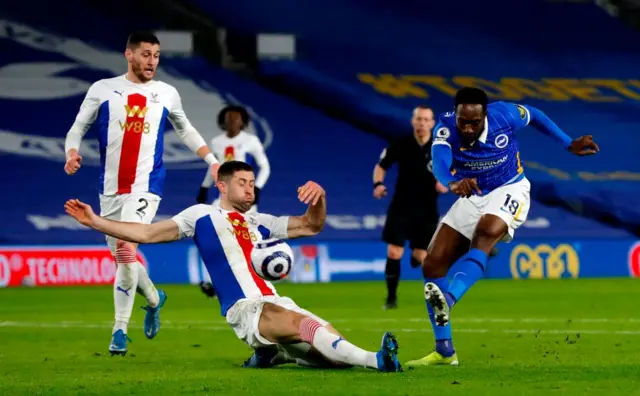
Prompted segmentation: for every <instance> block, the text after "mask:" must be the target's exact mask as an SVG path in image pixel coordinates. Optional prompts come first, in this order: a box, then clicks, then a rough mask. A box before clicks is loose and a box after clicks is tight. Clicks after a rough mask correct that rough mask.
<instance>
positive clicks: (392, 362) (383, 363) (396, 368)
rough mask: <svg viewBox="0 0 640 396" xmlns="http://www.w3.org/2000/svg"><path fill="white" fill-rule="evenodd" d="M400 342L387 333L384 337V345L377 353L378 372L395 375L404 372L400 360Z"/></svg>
mask: <svg viewBox="0 0 640 396" xmlns="http://www.w3.org/2000/svg"><path fill="white" fill-rule="evenodd" d="M398 349H399V345H398V340H397V339H396V337H395V336H394V335H393V334H391V333H389V332H386V333H384V335H383V336H382V345H381V346H380V350H379V351H378V353H376V357H377V358H378V370H379V371H382V372H385V373H395V372H400V371H402V366H401V365H400V361H399V360H398Z"/></svg>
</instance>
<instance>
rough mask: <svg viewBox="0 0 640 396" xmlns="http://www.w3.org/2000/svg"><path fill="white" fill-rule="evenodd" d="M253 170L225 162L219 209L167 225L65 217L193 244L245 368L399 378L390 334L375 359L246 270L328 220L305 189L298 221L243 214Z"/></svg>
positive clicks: (189, 213) (198, 208) (83, 214)
mask: <svg viewBox="0 0 640 396" xmlns="http://www.w3.org/2000/svg"><path fill="white" fill-rule="evenodd" d="M254 183H255V176H254V174H253V169H252V168H251V166H249V165H248V164H246V163H244V162H239V161H229V162H226V163H224V164H222V166H220V169H219V171H218V183H217V187H218V190H219V191H220V206H219V207H216V206H213V205H203V204H200V205H194V206H191V207H190V208H188V209H186V210H184V211H182V212H181V213H180V214H178V215H176V216H174V217H173V218H172V219H169V220H164V221H160V222H158V223H154V224H151V225H148V224H133V223H125V222H119V221H113V220H107V219H105V218H103V217H100V216H96V215H95V214H94V213H93V210H92V209H91V206H89V205H87V204H84V203H82V202H80V201H78V200H70V201H67V203H66V205H65V210H66V212H67V213H68V214H69V215H71V216H72V217H74V218H75V219H76V220H78V221H79V222H80V223H81V224H84V225H86V226H89V227H92V228H94V229H95V230H98V231H100V232H103V233H105V234H108V235H112V236H114V237H117V238H120V239H123V240H128V241H131V242H136V243H163V242H171V241H175V240H178V239H182V238H186V237H193V238H194V241H195V243H196V246H197V247H198V251H199V252H200V256H201V257H202V259H203V260H204V263H205V266H206V267H207V271H208V272H209V275H210V276H211V279H212V281H213V284H214V287H215V289H216V292H217V294H218V297H219V301H220V308H221V311H222V316H224V317H225V318H226V320H227V323H229V325H230V326H231V328H232V329H233V330H234V331H235V333H236V335H237V337H238V338H239V339H241V340H242V341H244V342H245V343H246V344H247V345H249V346H250V347H251V348H253V349H254V350H255V353H254V355H253V356H252V357H251V359H249V361H248V362H246V363H245V367H270V366H272V365H274V364H276V363H289V362H291V363H294V362H295V363H298V364H302V365H305V366H312V367H326V366H334V367H335V366H345V365H346V366H360V367H368V368H371V369H374V370H378V371H384V372H398V371H401V367H400V363H399V362H398V357H397V350H398V343H397V341H396V339H395V337H394V336H393V334H391V333H388V332H387V333H385V334H384V336H383V337H382V346H381V347H380V350H379V351H378V352H377V353H376V352H369V351H366V350H363V349H361V348H359V347H357V346H355V345H353V344H351V343H350V342H348V341H347V340H345V339H344V338H343V337H342V336H341V335H340V333H338V331H337V330H336V329H335V328H333V326H331V325H330V324H329V323H328V322H327V321H325V320H323V319H321V318H319V317H318V316H316V315H314V314H312V313H311V312H309V311H307V310H305V309H302V308H300V307H299V306H298V305H296V303H295V302H293V300H291V299H290V298H288V297H281V296H279V295H278V293H277V292H276V289H275V288H274V287H273V285H272V284H271V283H270V282H268V281H266V280H264V279H262V278H260V277H259V276H258V275H257V274H256V272H255V270H254V269H253V266H252V264H251V251H252V249H253V248H254V245H255V244H257V243H261V242H263V241H265V240H269V239H275V240H279V239H288V238H299V237H305V236H312V235H316V234H318V233H319V232H320V231H321V230H322V228H323V227H324V222H325V219H326V216H327V206H326V200H325V192H324V190H323V189H322V187H320V186H319V185H318V184H316V183H314V182H311V181H310V182H307V183H306V184H305V185H304V186H302V187H299V188H298V199H299V200H300V201H301V202H303V203H305V204H308V205H309V206H308V208H307V211H306V212H305V213H304V214H303V215H302V216H282V217H275V216H271V215H267V214H260V213H248V212H247V211H248V210H249V208H250V207H251V205H252V204H253V200H254Z"/></svg>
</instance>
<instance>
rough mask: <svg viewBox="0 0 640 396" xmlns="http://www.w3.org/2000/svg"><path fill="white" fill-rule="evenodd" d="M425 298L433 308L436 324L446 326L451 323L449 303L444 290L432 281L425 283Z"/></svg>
mask: <svg viewBox="0 0 640 396" xmlns="http://www.w3.org/2000/svg"><path fill="white" fill-rule="evenodd" d="M424 298H425V299H426V300H427V302H428V303H429V305H431V307H432V308H433V315H434V317H435V320H436V325H438V326H446V325H447V324H448V323H449V304H448V303H447V299H446V298H445V296H444V293H442V290H440V288H439V287H438V286H437V285H436V284H435V283H432V282H427V283H426V284H425V285H424Z"/></svg>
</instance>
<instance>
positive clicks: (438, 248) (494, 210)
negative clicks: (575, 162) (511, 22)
mask: <svg viewBox="0 0 640 396" xmlns="http://www.w3.org/2000/svg"><path fill="white" fill-rule="evenodd" d="M487 102H488V101H487V95H486V93H485V92H484V91H482V90H479V89H476V88H463V89H461V90H460V91H458V93H457V94H456V99H455V112H451V113H445V114H443V115H441V116H440V119H439V122H438V124H437V125H436V127H435V128H434V129H435V131H436V139H435V142H434V143H433V148H432V157H433V173H434V175H435V176H436V178H437V179H438V181H440V183H442V184H443V185H445V186H448V187H449V189H450V191H451V192H453V193H454V194H456V195H458V196H460V198H459V199H458V200H457V201H456V202H455V203H454V204H453V206H452V207H451V209H450V210H449V212H448V213H447V214H446V216H445V217H444V218H443V219H442V223H441V225H440V227H439V229H438V231H437V233H436V236H435V237H434V239H433V241H432V242H431V244H430V246H429V250H428V253H427V257H426V259H425V260H424V262H423V263H422V273H423V275H424V278H425V288H424V293H425V298H426V302H427V309H428V311H429V319H430V320H431V325H432V327H433V330H434V333H435V339H436V347H435V351H434V352H432V353H431V354H429V355H427V356H425V357H424V358H422V359H420V360H414V361H411V362H408V363H407V366H409V367H416V366H429V365H434V364H450V365H456V364H458V357H457V354H456V352H455V349H454V347H453V338H452V334H451V323H450V318H449V315H450V309H451V308H452V307H453V306H454V305H455V304H457V303H459V302H460V299H461V298H462V297H463V296H464V295H465V293H466V292H467V291H468V290H469V289H470V288H471V287H472V286H473V285H474V284H475V283H476V282H477V281H478V280H479V279H480V278H482V277H483V276H484V272H485V270H486V268H487V261H488V257H489V255H490V253H491V251H492V250H493V249H494V248H495V246H496V244H497V243H498V242H500V241H505V242H510V241H511V240H512V239H513V235H514V233H515V230H516V229H517V228H518V227H519V226H520V225H521V224H522V223H524V221H525V220H526V218H527V214H528V212H529V202H530V198H529V191H530V183H529V181H528V180H527V179H526V178H525V176H524V170H523V167H522V164H521V161H520V153H519V152H518V146H517V144H516V131H518V130H520V129H522V128H524V127H526V126H527V125H529V124H531V125H532V126H534V127H536V129H538V130H540V131H541V132H543V133H544V134H546V135H548V136H550V137H551V138H553V139H554V140H556V141H557V142H559V143H560V144H562V146H563V147H564V148H565V149H567V150H568V151H570V152H571V153H573V154H576V155H579V156H584V155H591V154H595V153H596V152H597V151H598V150H599V148H598V146H597V145H596V144H595V143H594V142H593V138H592V137H591V136H582V137H579V138H577V139H575V140H571V138H570V137H569V136H567V135H566V134H565V133H564V132H563V131H562V130H561V129H560V128H559V127H558V126H557V125H556V124H554V123H553V121H551V120H550V119H549V118H548V117H547V116H546V115H545V114H544V113H543V112H541V111H540V110H537V109H535V108H533V107H529V106H522V105H516V104H512V103H506V102H496V103H491V104H488V103H487ZM451 169H455V170H456V172H455V177H454V175H453V174H452V172H451V171H450V170H451ZM450 269H451V270H452V271H451V272H453V273H454V276H453V279H452V281H451V283H449V280H448V279H447V278H446V276H447V273H448V271H449V270H450Z"/></svg>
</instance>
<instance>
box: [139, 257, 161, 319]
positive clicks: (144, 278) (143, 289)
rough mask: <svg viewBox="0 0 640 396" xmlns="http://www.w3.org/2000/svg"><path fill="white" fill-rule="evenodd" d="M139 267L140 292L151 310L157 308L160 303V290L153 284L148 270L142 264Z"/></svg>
mask: <svg viewBox="0 0 640 396" xmlns="http://www.w3.org/2000/svg"><path fill="white" fill-rule="evenodd" d="M137 266H138V291H139V292H140V294H142V295H143V296H144V298H145V299H146V300H147V305H148V306H150V307H151V308H155V307H157V306H158V304H159V303H160V296H158V290H157V289H156V287H155V286H154V285H153V282H151V278H149V273H148V272H147V269H146V268H145V267H144V265H142V264H141V263H140V262H138V264H137Z"/></svg>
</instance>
